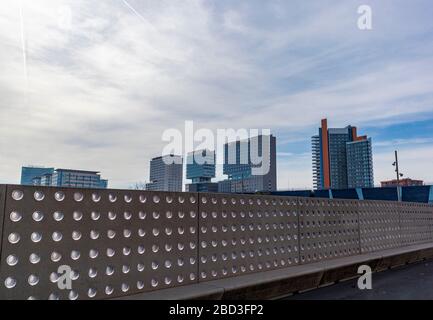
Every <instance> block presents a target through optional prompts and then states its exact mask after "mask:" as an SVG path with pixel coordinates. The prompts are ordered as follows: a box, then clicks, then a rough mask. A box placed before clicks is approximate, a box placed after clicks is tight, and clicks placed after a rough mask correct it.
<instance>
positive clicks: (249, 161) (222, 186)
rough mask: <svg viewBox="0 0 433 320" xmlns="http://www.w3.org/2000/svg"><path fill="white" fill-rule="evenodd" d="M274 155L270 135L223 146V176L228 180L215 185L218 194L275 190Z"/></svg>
mask: <svg viewBox="0 0 433 320" xmlns="http://www.w3.org/2000/svg"><path fill="white" fill-rule="evenodd" d="M276 154H277V151H276V138H275V137H274V136H272V135H270V136H264V135H260V136H257V137H253V138H250V139H247V140H241V141H235V142H231V143H227V144H226V145H225V146H224V166H223V173H224V174H226V175H227V176H228V179H227V180H224V181H221V182H219V187H218V189H219V192H226V193H227V192H231V193H244V192H247V193H248V192H259V191H276V190H277V163H276V162H277V161H276ZM229 190H230V191H229Z"/></svg>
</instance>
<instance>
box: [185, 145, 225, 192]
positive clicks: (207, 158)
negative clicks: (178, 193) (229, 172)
mask: <svg viewBox="0 0 433 320" xmlns="http://www.w3.org/2000/svg"><path fill="white" fill-rule="evenodd" d="M215 164H216V159H215V151H210V150H199V151H195V152H191V153H189V154H188V156H187V162H186V178H187V179H189V180H191V182H192V183H191V184H187V185H186V191H187V192H218V183H213V182H212V178H215Z"/></svg>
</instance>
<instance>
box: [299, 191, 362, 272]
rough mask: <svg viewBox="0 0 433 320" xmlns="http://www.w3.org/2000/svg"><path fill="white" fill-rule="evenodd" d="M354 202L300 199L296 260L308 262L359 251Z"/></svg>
mask: <svg viewBox="0 0 433 320" xmlns="http://www.w3.org/2000/svg"><path fill="white" fill-rule="evenodd" d="M357 208H358V206H357V202H356V201H352V200H328V199H308V198H306V199H300V200H299V215H300V218H299V224H300V249H301V251H300V252H301V254H300V260H301V263H303V264H305V263H312V262H317V261H322V260H328V259H335V258H341V257H345V256H351V255H355V254H359V248H360V246H359V221H358V211H357Z"/></svg>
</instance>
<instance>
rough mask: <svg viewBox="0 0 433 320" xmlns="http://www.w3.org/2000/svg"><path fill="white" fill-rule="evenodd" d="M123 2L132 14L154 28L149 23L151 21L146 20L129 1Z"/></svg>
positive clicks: (124, 0)
mask: <svg viewBox="0 0 433 320" xmlns="http://www.w3.org/2000/svg"><path fill="white" fill-rule="evenodd" d="M122 1H123V3H124V4H125V6H127V7H128V8H129V10H131V11H132V12H134V14H135V15H136V16H137V17H139V18H140V19H141V20H143V22H145V23H147V24H148V25H149V26H151V27H153V26H152V24H151V23H149V21H147V20H146V18H145V17H143V15H141V14H140V12H138V11H137V10H135V9H134V7H133V6H131V5H130V4H129V2H128V1H126V0H122Z"/></svg>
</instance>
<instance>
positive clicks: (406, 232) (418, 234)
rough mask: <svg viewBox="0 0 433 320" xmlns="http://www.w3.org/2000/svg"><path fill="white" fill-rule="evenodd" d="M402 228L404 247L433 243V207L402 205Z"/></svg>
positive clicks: (413, 204)
mask: <svg viewBox="0 0 433 320" xmlns="http://www.w3.org/2000/svg"><path fill="white" fill-rule="evenodd" d="M400 228H401V241H402V244H403V245H413V244H420V243H425V242H429V241H433V233H432V232H433V207H432V206H429V205H427V204H417V203H405V204H403V205H401V206H400Z"/></svg>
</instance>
